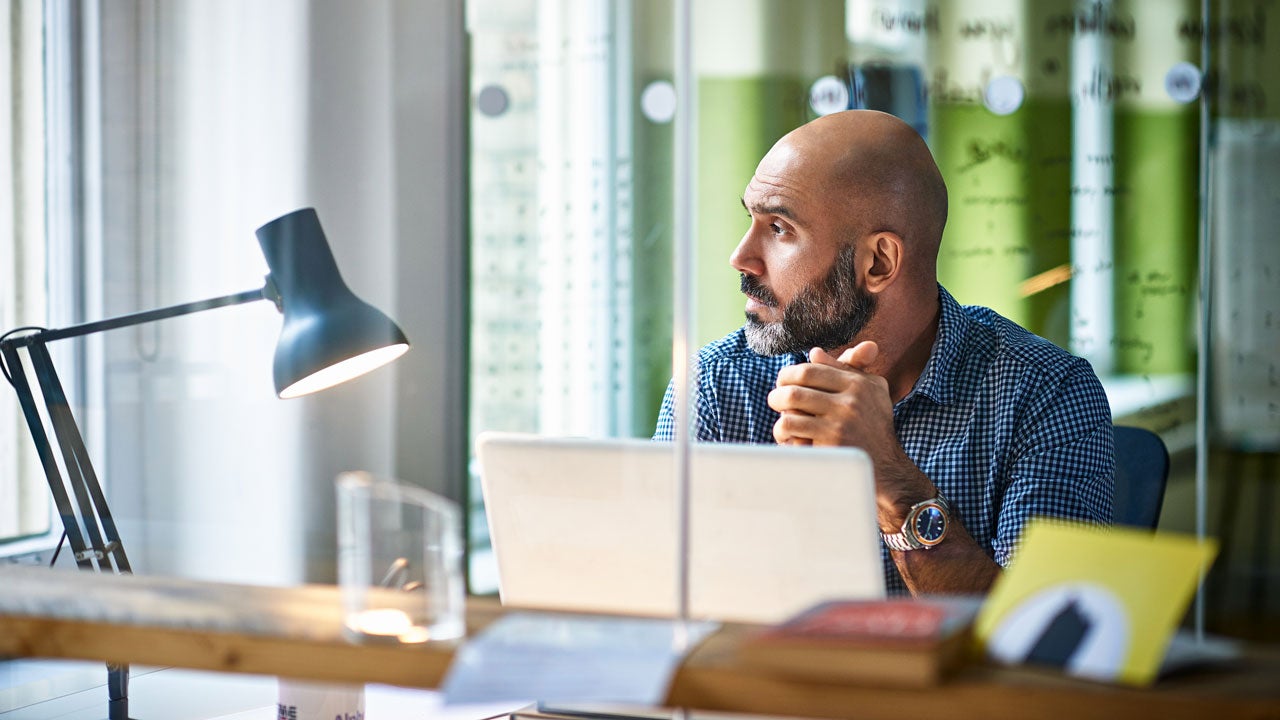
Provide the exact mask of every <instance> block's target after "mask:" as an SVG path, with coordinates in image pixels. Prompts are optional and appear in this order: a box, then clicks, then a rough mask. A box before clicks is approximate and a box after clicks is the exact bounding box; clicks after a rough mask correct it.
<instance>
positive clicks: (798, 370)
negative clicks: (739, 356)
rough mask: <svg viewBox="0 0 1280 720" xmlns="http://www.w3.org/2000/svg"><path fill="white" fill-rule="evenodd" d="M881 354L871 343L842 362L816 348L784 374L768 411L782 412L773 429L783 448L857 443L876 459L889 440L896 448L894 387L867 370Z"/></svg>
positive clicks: (852, 350) (854, 349) (853, 349)
mask: <svg viewBox="0 0 1280 720" xmlns="http://www.w3.org/2000/svg"><path fill="white" fill-rule="evenodd" d="M879 354H880V348H879V347H878V346H877V345H876V344H875V343H874V342H871V341H866V342H861V343H858V344H857V345H855V346H853V347H851V348H849V349H848V350H845V351H844V352H843V353H841V355H840V357H839V358H836V357H833V356H832V355H831V354H830V353H828V352H827V351H825V350H823V349H821V348H814V349H813V350H811V351H810V352H809V362H807V363H800V364H798V365H788V366H787V367H785V368H783V369H782V370H781V371H779V372H778V385H777V387H775V388H774V389H773V390H771V391H770V392H769V407H771V408H773V409H774V410H777V411H778V412H779V413H781V414H782V417H780V418H778V421H777V422H776V423H774V425H773V437H774V439H775V440H777V442H778V444H779V445H845V446H855V445H856V446H858V447H861V448H863V449H864V450H866V451H867V452H868V453H869V454H870V455H871V456H872V458H873V459H875V458H876V457H877V452H876V450H881V449H886V448H884V443H885V442H888V443H891V445H897V442H898V439H897V436H896V435H895V434H894V431H893V401H892V400H891V399H890V397H889V383H888V381H886V380H885V379H884V378H883V377H881V376H879V375H876V374H873V373H871V372H868V370H867V368H869V367H870V366H871V364H872V363H874V362H875V360H876V357H878V356H879ZM881 457H883V456H881Z"/></svg>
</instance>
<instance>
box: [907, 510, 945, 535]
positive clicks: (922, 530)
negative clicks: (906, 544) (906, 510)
mask: <svg viewBox="0 0 1280 720" xmlns="http://www.w3.org/2000/svg"><path fill="white" fill-rule="evenodd" d="M912 529H913V530H915V534H916V539H918V540H919V541H920V542H922V543H924V544H925V545H933V544H935V543H937V542H939V541H941V540H942V536H943V535H944V534H945V533H946V532H947V517H946V516H945V515H943V514H942V511H941V510H939V509H938V508H937V507H934V506H933V505H926V506H925V507H922V508H920V512H918V513H916V518H915V524H914V526H913V527H912Z"/></svg>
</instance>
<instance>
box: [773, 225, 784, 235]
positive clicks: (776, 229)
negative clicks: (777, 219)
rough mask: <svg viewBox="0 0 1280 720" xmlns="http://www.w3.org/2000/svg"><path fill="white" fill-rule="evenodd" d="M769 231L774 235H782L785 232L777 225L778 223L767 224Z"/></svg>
mask: <svg viewBox="0 0 1280 720" xmlns="http://www.w3.org/2000/svg"><path fill="white" fill-rule="evenodd" d="M769 229H770V230H772V231H773V234H774V235H781V234H782V233H784V232H786V231H785V230H783V229H782V226H781V225H779V224H778V223H769Z"/></svg>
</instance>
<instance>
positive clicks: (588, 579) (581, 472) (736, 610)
mask: <svg viewBox="0 0 1280 720" xmlns="http://www.w3.org/2000/svg"><path fill="white" fill-rule="evenodd" d="M674 453H675V449H674V446H673V445H671V444H669V443H658V442H652V441H649V440H637V439H591V440H588V439H581V438H550V437H542V436H536V435H523V434H511V433H485V434H482V435H481V436H480V438H479V440H478V442H477V455H478V459H479V462H480V471H481V486H482V489H483V493H484V500H485V512H486V514H487V516H488V521H489V529H490V533H491V537H492V542H493V549H494V553H495V555H496V558H497V564H498V584H499V593H500V595H501V598H502V602H503V604H505V605H514V606H520V607H537V608H554V609H561V610H580V611H598V612H617V613H628V614H639V615H658V616H672V615H674V614H675V613H676V609H677V607H678V603H677V598H676V587H677V582H676V574H677V572H678V563H677V557H676V552H677V550H676V546H677V527H676V522H677V512H676V500H675V498H676V495H677V493H676V487H675V477H676V473H675V457H674ZM875 512H876V511H875V491H874V481H873V476H872V469H871V463H870V461H869V459H868V458H867V456H866V454H865V453H863V452H862V451H861V450H857V449H852V448H813V447H778V446H765V445H735V444H710V443H708V444H697V445H695V446H694V447H693V451H692V457H691V472H690V508H689V513H690V554H689V595H690V599H689V607H690V615H691V616H692V617H694V618H713V619H718V620H738V621H748V622H775V621H778V620H781V619H784V618H786V617H788V616H790V615H793V614H795V613H796V612H799V611H800V610H803V609H805V608H807V607H809V606H811V605H813V604H816V603H817V602H820V601H823V600H828V599H833V598H877V597H882V596H883V595H884V570H883V566H882V565H881V559H880V536H879V531H878V529H877V527H876V515H875Z"/></svg>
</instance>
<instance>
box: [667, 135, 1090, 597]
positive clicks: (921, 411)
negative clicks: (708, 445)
mask: <svg viewBox="0 0 1280 720" xmlns="http://www.w3.org/2000/svg"><path fill="white" fill-rule="evenodd" d="M742 204H743V206H744V207H745V208H746V210H747V213H748V215H749V216H750V218H751V224H750V227H749V228H748V229H747V232H746V235H744V236H743V238H742V241H741V242H740V243H739V244H738V246H737V248H736V249H735V250H734V251H733V254H732V255H731V256H730V258H729V262H730V264H731V265H732V266H733V267H734V268H735V269H736V270H737V271H738V272H739V273H740V274H741V290H742V292H743V294H744V295H746V298H747V300H746V317H747V321H746V324H745V325H744V326H743V327H742V328H740V329H739V330H737V331H736V332H734V333H732V334H730V335H729V336H727V337H725V338H723V339H721V340H719V341H716V342H714V343H711V344H710V345H707V346H706V347H704V348H702V350H701V351H700V352H699V363H700V369H699V376H698V394H697V398H696V416H697V426H698V427H697V435H698V437H699V438H700V439H702V440H708V441H720V442H748V443H773V442H777V443H782V444H798V445H850V446H855V447H860V448H863V449H864V450H866V452H867V454H868V455H869V456H870V457H871V460H872V463H873V464H874V466H875V475H876V495H877V514H878V517H877V521H878V523H879V526H880V531H881V534H882V537H883V539H884V558H885V580H886V586H887V587H888V589H889V592H890V593H891V594H902V593H905V592H908V591H909V592H911V593H915V594H919V593H954V592H964V593H981V592H985V591H986V590H987V589H988V588H989V587H990V586H991V583H992V582H993V581H994V580H995V578H996V577H997V575H998V574H999V572H1000V570H1001V568H1002V567H1003V566H1005V565H1007V564H1008V563H1009V562H1010V561H1011V559H1012V558H1013V555H1014V552H1015V550H1016V547H1017V543H1018V540H1019V538H1020V535H1021V532H1022V528H1023V525H1024V524H1025V523H1026V521H1027V520H1028V519H1029V518H1030V517H1033V516H1050V517H1057V518H1064V519H1069V520H1073V521H1084V522H1088V523H1097V524H1109V523H1110V522H1111V513H1112V504H1113V473H1114V467H1115V459H1114V453H1113V448H1112V428H1111V411H1110V406H1109V405H1108V403H1107V399H1106V395H1105V394H1104V393H1103V390H1102V386H1101V384H1100V383H1099V382H1098V379H1097V377H1096V376H1095V374H1094V372H1093V370H1092V368H1091V367H1090V366H1089V364H1088V363H1087V362H1085V361H1084V360H1081V359H1080V358H1076V357H1073V356H1072V355H1070V354H1069V353H1067V352H1065V351H1063V350H1061V349H1060V348H1058V347H1057V346H1055V345H1053V344H1052V343H1050V342H1048V341H1047V340H1044V339H1043V338H1040V337H1037V336H1035V335H1032V334H1031V333H1029V332H1027V331H1026V330H1024V329H1023V328H1021V327H1019V326H1018V325H1016V324H1015V323H1013V322H1011V321H1009V320H1007V319H1005V318H1003V317H1001V316H1000V315H998V314H996V313H995V312H993V311H992V310H989V309H987V308H982V307H976V306H961V305H959V304H958V303H957V302H956V300H955V299H954V298H952V297H951V295H950V294H949V293H948V292H947V291H946V290H945V289H944V288H942V287H941V286H940V285H939V284H938V280H937V258H938V246H939V243H940V242H941V240H942V229H943V226H944V225H945V224H946V218H947V190H946V185H945V184H944V183H943V180H942V175H941V173H940V172H939V171H938V167H937V165H936V164H935V163H934V161H933V157H932V155H931V154H930V152H929V149H928V147H927V146H926V145H925V143H924V141H923V140H922V139H921V138H920V136H919V135H918V134H917V133H916V132H915V130H913V129H912V128H911V127H909V126H908V125H906V124H905V123H903V122H901V121H900V120H898V119H897V118H895V117H893V116H891V115H886V114H883V113H878V112H873V111H866V110H849V111H845V112H841V113H836V114H833V115H827V116H825V117H822V118H819V119H817V120H814V121H813V122H810V123H808V124H806V125H804V126H802V127H800V128H798V129H796V130H794V131H792V132H791V133H789V134H788V135H786V136H785V137H783V138H782V139H781V140H779V141H778V143H777V144H776V145H774V146H773V148H772V149H771V150H770V151H769V153H768V154H767V155H765V157H764V159H763V160H761V161H760V164H759V166H758V167H757V168H756V172H755V175H754V177H752V178H751V182H750V183H749V184H748V185H747V188H746V192H745V193H743V196H742ZM672 409H673V395H672V388H668V390H667V395H666V398H665V399H664V400H663V405H662V411H661V413H660V415H659V418H658V428H657V432H656V433H655V438H657V439H670V438H671V437H672V436H673V434H674V418H673V415H672Z"/></svg>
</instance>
